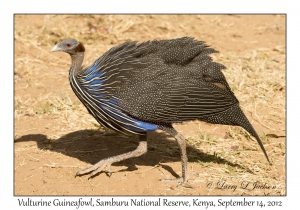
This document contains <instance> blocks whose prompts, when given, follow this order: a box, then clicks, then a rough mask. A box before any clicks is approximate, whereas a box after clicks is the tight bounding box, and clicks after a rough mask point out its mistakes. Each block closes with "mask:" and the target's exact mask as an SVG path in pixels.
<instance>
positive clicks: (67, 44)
mask: <svg viewBox="0 0 300 210" xmlns="http://www.w3.org/2000/svg"><path fill="white" fill-rule="evenodd" d="M57 51H63V52H66V53H69V54H70V55H73V54H76V53H78V52H84V51H85V48H84V46H83V44H82V43H81V42H78V41H77V40H76V39H64V40H63V41H62V42H59V43H58V44H56V45H54V46H53V47H52V49H51V52H57Z"/></svg>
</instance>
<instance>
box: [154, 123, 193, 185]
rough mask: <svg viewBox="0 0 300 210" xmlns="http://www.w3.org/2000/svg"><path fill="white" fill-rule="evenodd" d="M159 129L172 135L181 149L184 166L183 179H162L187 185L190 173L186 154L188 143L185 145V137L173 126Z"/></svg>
mask: <svg viewBox="0 0 300 210" xmlns="http://www.w3.org/2000/svg"><path fill="white" fill-rule="evenodd" d="M159 128H160V129H161V130H163V131H165V132H167V133H169V134H170V135H172V136H173V137H174V138H175V139H176V141H177V143H178V145H179V148H180V154H181V164H182V177H179V178H176V179H161V181H163V182H181V183H182V184H185V183H186V182H187V179H188V175H187V174H188V173H187V163H188V158H187V154H186V143H185V138H184V136H183V135H181V134H180V133H178V132H177V131H176V130H175V129H174V128H173V126H172V125H168V126H159Z"/></svg>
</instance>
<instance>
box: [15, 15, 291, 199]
mask: <svg viewBox="0 0 300 210" xmlns="http://www.w3.org/2000/svg"><path fill="white" fill-rule="evenodd" d="M239 18H244V21H248V22H249V23H250V25H249V28H250V29H253V28H254V27H256V28H255V30H256V32H257V33H255V32H252V31H251V30H249V31H251V32H249V31H245V32H243V31H242V29H244V28H241V27H242V24H240V20H239ZM261 18H266V17H261ZM281 19H282V17H280V16H274V18H273V19H272V20H274V21H273V22H272V21H271V23H272V24H269V25H263V24H258V25H259V26H254V25H253V26H252V27H253V28H251V23H252V22H251V21H250V20H251V17H246V16H245V17H242V16H241V17H235V16H221V15H220V16H201V15H193V16H188V15H186V16H180V15H179V16H178V15H160V16H157V15H81V16H79V15H45V16H44V15H36V16H31V17H29V16H26V15H25V16H22V15H16V16H15V70H14V73H15V103H14V105H15V141H16V142H18V140H20V139H22V137H23V138H25V137H24V136H27V135H32V138H31V137H30V138H29V137H28V138H27V137H26V142H22V143H16V144H15V145H16V146H15V172H18V173H15V176H16V179H15V181H16V183H15V185H16V189H15V193H16V194H18V195H22V194H23V195H24V194H31V193H32V194H48V195H50V194H53V195H54V194H61V195H64V194H78V193H80V192H79V190H80V189H81V190H82V191H81V192H85V193H86V194H93V193H95V191H96V192H97V193H98V194H99V192H100V191H99V190H100V189H101V187H103V185H102V186H101V184H97V185H96V184H93V183H91V182H86V181H84V180H85V179H80V181H79V182H80V183H81V184H80V186H78V191H72V190H71V189H70V188H68V189H67V190H66V189H61V188H60V187H57V188H50V189H49V187H48V186H49V185H47V186H46V185H44V183H48V184H50V185H51V183H52V184H54V183H56V181H57V180H59V182H60V183H61V184H62V185H63V184H64V183H65V184H67V183H72V184H74V180H73V179H74V178H73V175H74V171H76V170H78V168H84V167H85V166H86V164H85V163H81V162H78V160H77V159H76V158H74V157H77V156H75V155H74V157H72V156H71V157H70V156H68V154H69V153H68V148H69V147H70V145H72V144H74V143H75V142H77V139H76V137H72V138H69V137H66V136H67V135H68V134H69V133H71V132H76V131H78V130H87V129H90V134H88V135H87V136H91V138H94V137H97V134H95V132H96V131H98V130H100V131H104V128H102V127H101V126H99V125H98V124H97V123H96V121H95V120H94V119H93V118H92V117H91V116H90V115H89V114H88V113H87V111H86V109H85V108H84V107H83V105H82V104H81V103H80V102H79V100H78V99H76V97H75V95H74V94H73V93H72V90H71V88H70V87H69V84H68V79H67V77H68V72H67V69H68V68H69V65H70V59H69V57H68V56H67V55H64V54H51V53H50V52H49V49H50V48H51V46H53V44H54V43H56V42H58V41H60V40H62V39H63V38H66V37H73V38H76V39H78V40H80V41H81V42H83V43H84V44H85V46H86V49H87V53H86V60H85V62H86V64H90V63H91V62H92V61H93V60H95V58H97V57H99V56H100V55H101V54H102V53H104V52H105V51H106V50H108V49H109V48H110V47H112V46H114V45H117V44H119V43H122V42H124V41H128V40H139V41H145V40H149V39H153V38H155V39H168V38H174V37H181V36H187V35H188V36H193V37H196V38H197V39H202V40H206V41H207V42H208V43H209V44H210V45H211V46H213V47H214V48H217V49H218V50H219V51H220V52H221V53H219V54H216V55H213V57H214V60H216V61H218V62H220V63H223V64H224V65H225V66H227V70H224V74H225V76H226V78H227V81H228V83H229V84H230V86H231V88H232V90H233V91H234V93H235V95H236V96H237V98H238V99H239V101H240V105H241V107H242V109H243V110H244V111H245V113H246V115H247V116H248V117H249V120H250V122H252V124H253V125H254V127H255V128H256V130H257V131H258V134H259V136H260V137H261V139H262V141H263V144H264V145H265V148H266V150H267V152H268V155H269V157H270V160H271V162H272V163H273V165H268V164H266V160H265V159H264V156H263V154H262V152H261V150H260V148H259V145H258V144H257V143H256V141H255V140H254V139H253V137H251V136H250V135H249V134H248V133H247V132H245V131H244V130H243V129H241V128H239V127H232V126H222V125H209V124H206V123H203V122H201V123H199V122H197V121H195V122H189V123H185V124H179V125H175V126H176V128H178V130H179V131H182V133H183V134H184V135H185V137H186V138H187V143H188V144H189V146H190V148H189V149H188V156H189V160H190V164H189V168H190V169H191V170H196V171H198V173H199V175H198V176H195V175H191V180H190V181H189V183H190V184H191V185H193V186H201V187H199V188H197V187H196V188H195V187H194V191H193V192H192V191H191V190H190V189H186V188H172V187H171V188H172V190H170V189H169V185H166V184H164V185H159V186H160V188H159V189H157V190H153V191H147V190H149V189H148V188H147V190H145V189H144V191H143V190H141V191H139V190H137V189H135V188H134V189H135V190H136V191H134V189H133V188H130V187H131V186H126V185H124V186H125V187H128V189H129V188H130V189H129V190H128V191H127V190H126V191H125V192H124V191H121V192H118V190H117V189H118V186H116V187H115V189H114V190H115V191H113V190H111V191H110V190H109V189H103V191H101V192H100V193H102V194H119V193H120V194H122V192H123V194H126V192H127V193H129V194H130V192H131V193H133V194H155V195H158V194H161V195H164V194H165V195H171V194H174V195H175V194H180V195H182V194H185V195H190V194H193V195H198V194H201V195H285V194H286V192H285V188H286V177H285V164H286V163H285V155H286V154H285V153H286V143H285V138H282V137H281V138H275V137H278V136H285V127H286V118H285V116H286V111H285V110H286V105H285V97H286V94H285V93H286V78H285V77H286V75H285V66H286V63H285V60H286V58H285V56H286V52H285V45H284V42H281V39H283V40H284V39H285V36H284V35H285V34H284V33H283V34H281V32H282V31H284V30H285V28H284V27H285V26H283V25H282V21H280V20H281ZM269 22H270V21H269ZM283 22H284V21H283ZM239 24H240V25H239ZM196 26H198V27H201V28H202V30H198V29H197V28H196ZM79 29H80V30H79ZM244 30H246V29H244ZM259 33H260V34H261V33H270V34H273V35H274V34H275V35H276V33H278V34H277V35H278V37H280V40H279V41H278V40H275V38H276V37H275V35H274V37H273V35H270V36H269V37H267V38H265V41H266V40H268V39H270V40H271V41H269V42H266V44H261V43H264V42H263V41H261V40H260V41H256V40H255V39H259V37H260V36H259V35H260V34H259ZM220 34H221V36H224V38H223V41H222V38H220V39H216V37H221V36H220ZM251 36H252V37H254V38H253V39H254V40H253V39H250V38H249V37H251ZM282 37H283V38H282ZM272 39H274V40H275V41H272ZM224 40H229V41H230V43H228V44H227V45H226V43H224ZM277 42H278V43H279V44H277V45H274V43H277ZM235 43H237V46H235V47H236V48H235V49H233V50H228V48H229V47H228V46H231V44H235ZM249 43H250V44H249ZM249 46H250V47H249ZM253 46H254V47H253ZM35 134H43V135H45V136H47V137H46V138H44V143H45V144H42V145H43V146H42V148H41V147H40V146H38V145H37V143H36V141H37V140H36V137H35ZM155 135H157V134H151V139H150V140H149V143H150V147H151V148H152V149H153V150H154V151H156V152H157V154H159V153H161V154H162V156H161V157H166V158H167V159H168V160H171V159H172V158H174V157H179V150H178V147H177V146H176V144H175V143H174V144H173V143H172V144H170V143H169V142H168V141H164V142H157V141H154V140H153V139H154V136H155ZM63 138H65V139H66V141H63V143H62V142H60V144H65V145H66V149H63V148H61V149H55V150H53V148H54V147H56V143H55V142H58V139H63ZM78 138H79V139H80V136H79V137H78ZM118 138H123V140H122V141H121V142H123V141H125V142H126V141H129V139H130V138H128V137H118ZM163 138H164V139H167V140H168V139H170V140H171V139H172V138H169V137H168V136H167V137H166V136H164V137H163ZM124 139H125V140H124ZM171 141H174V140H173V139H172V140H171ZM152 142H153V144H152ZM75 144H76V143H75ZM120 144H122V143H120ZM128 146H129V145H128ZM130 148H132V149H133V148H134V145H133V146H132V147H130ZM192 148H194V149H196V150H197V151H198V152H195V150H193V149H192ZM104 150H107V148H105V147H104V148H97V147H95V148H92V149H91V148H89V149H80V150H78V149H77V150H76V151H75V150H74V151H73V153H77V154H82V155H86V156H88V155H91V153H92V152H102V151H104ZM199 151H200V152H201V154H202V155H200V156H201V157H199ZM203 154H204V155H203ZM205 154H206V155H205ZM176 161H177V163H176V164H175V165H176V167H177V168H178V174H181V172H180V164H179V162H178V158H177V159H176ZM168 162H169V163H170V161H167V162H162V163H161V164H160V162H159V163H157V164H154V165H152V166H143V167H141V168H142V169H139V170H138V171H139V173H140V174H139V175H137V176H142V177H143V179H144V181H145V182H152V181H149V180H147V177H148V176H149V173H153V174H157V173H158V174H161V176H169V178H172V175H169V173H168V172H167V171H168V170H167V171H166V169H165V167H164V166H163V165H165V164H167V163H168ZM154 166H155V167H154ZM138 167H139V166H138ZM172 167H174V168H175V166H174V165H172ZM74 168H75V169H74ZM177 168H176V169H174V170H175V171H176V173H177ZM54 169H57V171H55V173H54V174H51V170H54ZM73 169H74V170H73ZM118 170H120V169H118ZM118 170H116V171H118ZM33 171H35V172H34V173H33ZM43 171H47V175H46V176H45V174H44V173H43ZM52 172H53V171H52ZM146 172H147V174H146ZM21 173H22V176H23V175H24V177H23V178H21V177H20V176H19V175H18V174H21ZM122 173H125V174H126V179H125V178H124V177H123V178H122V179H121V180H123V179H125V180H130V182H133V181H132V179H133V177H132V178H131V179H130V176H133V175H132V174H131V172H130V171H129V172H122ZM132 173H133V172H132ZM57 174H58V178H57V177H56V175H57ZM66 174H68V175H69V176H68V175H66ZM116 174H121V172H118V173H116ZM114 176H117V175H114ZM154 176H155V175H154ZM100 178H101V177H100ZM148 178H149V177H148ZM155 178H157V177H155ZM162 178H166V177H162ZM34 179H38V180H41V181H40V182H36V183H35V182H33V183H35V184H34V186H35V187H34V188H39V187H40V189H37V190H36V191H35V192H29V191H28V190H26V186H27V185H30V184H32V182H30V180H34ZM111 179H113V177H112V178H111ZM55 180H56V181H55ZM245 180H247V181H249V182H251V183H252V184H253V183H254V182H260V183H267V184H268V185H270V186H276V188H275V189H256V190H245V189H241V188H240V187H239V188H238V189H236V190H234V191H233V190H232V189H229V188H230V186H231V187H232V186H233V185H238V186H240V184H241V183H242V182H243V181H245ZM98 181H99V180H98ZM77 182H78V181H77ZM153 182H155V181H153ZM209 182H212V183H214V184H216V183H220V184H219V187H221V188H223V189H217V188H218V187H217V186H216V185H215V186H214V187H213V188H212V189H204V188H206V187H205V186H206V185H207V183H209ZM126 183H127V184H128V182H126ZM77 184H78V183H77ZM91 186H92V187H91ZM120 188H121V184H120ZM174 189H175V190H174ZM90 190H91V191H90ZM93 190H95V191H93Z"/></svg>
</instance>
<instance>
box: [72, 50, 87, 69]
mask: <svg viewBox="0 0 300 210" xmlns="http://www.w3.org/2000/svg"><path fill="white" fill-rule="evenodd" d="M70 56H71V59H72V64H71V71H73V72H71V71H70V73H76V71H77V70H79V69H81V66H82V62H83V59H84V53H83V52H77V53H76V54H70Z"/></svg>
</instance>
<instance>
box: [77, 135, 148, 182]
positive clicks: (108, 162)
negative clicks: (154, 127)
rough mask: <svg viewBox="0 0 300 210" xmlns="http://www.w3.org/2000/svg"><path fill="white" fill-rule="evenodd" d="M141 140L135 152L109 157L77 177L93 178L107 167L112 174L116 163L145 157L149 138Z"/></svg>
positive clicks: (82, 171) (143, 137) (141, 136)
mask: <svg viewBox="0 0 300 210" xmlns="http://www.w3.org/2000/svg"><path fill="white" fill-rule="evenodd" d="M139 140H140V141H139V146H138V147H137V148H136V149H135V150H133V151H131V152H127V153H124V154H121V155H116V156H113V157H109V158H105V159H103V160H100V161H99V162H98V163H96V164H95V165H93V166H91V167H89V168H87V169H84V170H81V171H78V172H77V173H76V176H80V175H83V174H87V173H90V177H92V176H94V175H96V174H97V173H100V172H101V171H102V170H103V169H104V168H105V167H107V169H108V172H109V173H110V174H111V168H110V166H111V164H113V163H116V162H120V161H122V160H125V159H129V158H132V157H138V156H141V155H143V154H145V153H146V152H147V136H146V135H140V136H139Z"/></svg>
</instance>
